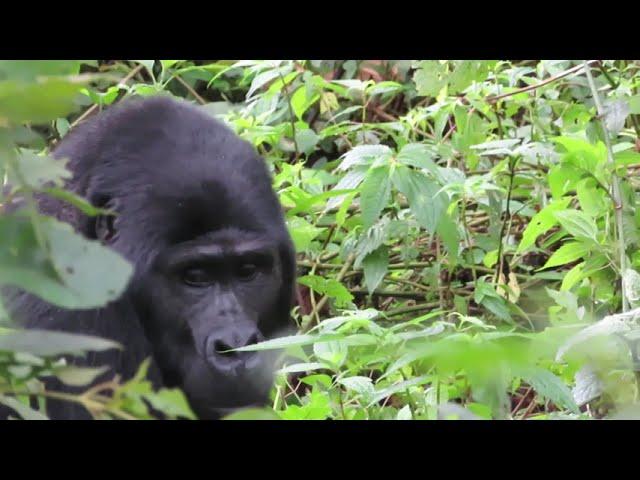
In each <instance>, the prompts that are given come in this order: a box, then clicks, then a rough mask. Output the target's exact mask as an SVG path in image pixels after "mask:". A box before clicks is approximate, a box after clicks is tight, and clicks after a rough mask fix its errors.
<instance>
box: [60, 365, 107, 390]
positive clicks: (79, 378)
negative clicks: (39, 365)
mask: <svg viewBox="0 0 640 480" xmlns="http://www.w3.org/2000/svg"><path fill="white" fill-rule="evenodd" d="M107 370H109V367H106V366H104V367H97V368H93V367H76V366H75V365H66V366H64V367H60V368H56V369H55V371H54V374H55V376H56V377H58V378H59V379H60V381H61V382H62V383H64V384H65V385H70V386H73V387H81V386H83V385H88V384H89V383H91V382H93V381H94V380H95V379H96V378H97V377H98V376H100V375H101V374H103V373H104V372H106V371H107Z"/></svg>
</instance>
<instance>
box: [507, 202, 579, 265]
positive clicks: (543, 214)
mask: <svg viewBox="0 0 640 480" xmlns="http://www.w3.org/2000/svg"><path fill="white" fill-rule="evenodd" d="M570 202H571V199H570V198H562V199H560V200H557V201H554V202H552V203H550V204H549V205H547V206H546V207H545V208H543V209H542V210H540V211H539V212H538V213H536V214H535V215H534V216H533V217H532V218H531V221H530V222H529V224H528V225H527V228H525V229H524V232H522V240H520V245H518V250H517V253H521V252H523V251H524V250H526V249H527V248H529V247H530V246H532V245H533V244H534V243H535V241H536V239H537V238H538V237H539V236H540V235H542V234H543V233H545V232H547V231H548V230H549V229H550V228H551V227H553V226H554V225H556V224H557V223H558V220H557V219H556V217H555V212H557V211H560V210H564V209H565V208H567V206H568V205H569V203H570Z"/></svg>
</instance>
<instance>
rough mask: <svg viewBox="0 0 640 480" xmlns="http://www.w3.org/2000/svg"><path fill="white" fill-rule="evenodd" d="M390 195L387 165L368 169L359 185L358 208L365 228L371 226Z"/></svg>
mask: <svg viewBox="0 0 640 480" xmlns="http://www.w3.org/2000/svg"><path fill="white" fill-rule="evenodd" d="M390 197H391V181H390V179H389V166H387V165H385V166H381V167H377V168H373V169H371V170H369V171H368V172H367V175H366V176H365V178H364V181H363V182H362V185H361V187H360V208H361V210H362V223H363V224H364V227H365V228H369V227H371V226H372V225H373V224H374V223H375V221H376V220H377V219H378V218H379V217H380V213H382V210H383V209H384V208H385V207H386V206H387V204H388V203H389V199H390Z"/></svg>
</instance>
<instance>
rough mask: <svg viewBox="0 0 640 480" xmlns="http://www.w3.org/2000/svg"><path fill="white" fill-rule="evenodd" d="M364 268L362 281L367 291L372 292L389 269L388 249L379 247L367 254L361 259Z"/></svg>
mask: <svg viewBox="0 0 640 480" xmlns="http://www.w3.org/2000/svg"><path fill="white" fill-rule="evenodd" d="M362 268H363V269H364V281H365V284H366V286H367V290H368V291H369V293H371V292H373V291H374V290H375V289H376V288H378V285H380V282H382V279H383V278H384V276H385V275H386V274H387V271H388V270H389V251H388V250H387V248H386V247H384V246H383V247H380V248H378V249H377V250H376V251H375V252H372V253H370V254H369V255H367V256H366V257H365V258H364V260H363V261H362Z"/></svg>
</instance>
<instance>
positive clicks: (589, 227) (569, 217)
mask: <svg viewBox="0 0 640 480" xmlns="http://www.w3.org/2000/svg"><path fill="white" fill-rule="evenodd" d="M554 216H555V217H556V219H557V220H558V222H560V225H562V227H563V228H564V229H565V230H566V231H567V232H569V233H570V234H571V235H573V236H574V237H576V238H580V239H584V240H591V241H593V242H597V238H596V237H597V234H598V227H597V226H596V223H595V222H594V221H593V219H592V218H591V217H589V216H588V215H587V214H585V213H584V212H581V211H579V210H563V211H560V212H554Z"/></svg>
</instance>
